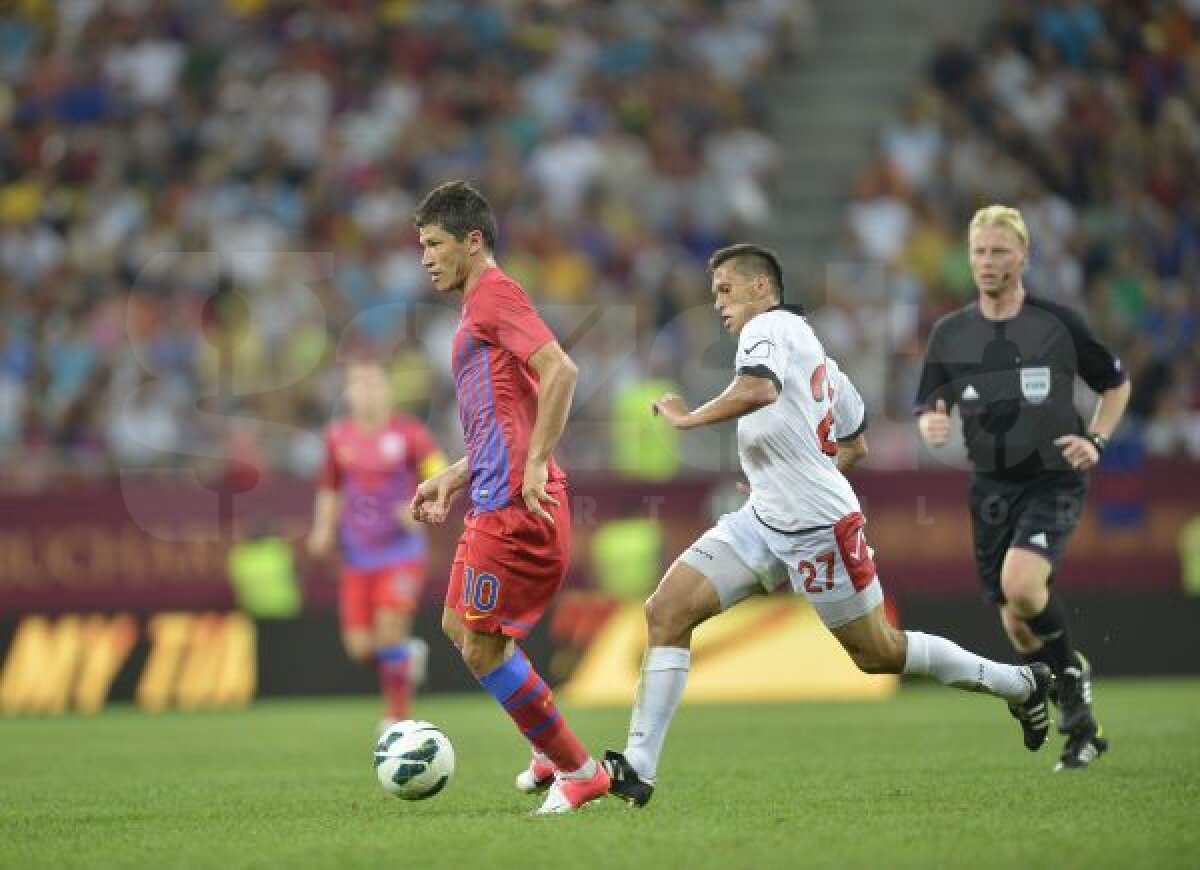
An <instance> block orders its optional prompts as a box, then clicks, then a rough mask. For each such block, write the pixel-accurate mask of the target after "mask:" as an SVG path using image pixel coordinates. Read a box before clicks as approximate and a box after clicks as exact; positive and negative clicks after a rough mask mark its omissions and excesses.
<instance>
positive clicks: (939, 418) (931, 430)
mask: <svg viewBox="0 0 1200 870" xmlns="http://www.w3.org/2000/svg"><path fill="white" fill-rule="evenodd" d="M917 428H918V429H919V430H920V431H921V437H922V438H924V439H925V443H926V444H928V445H929V446H930V447H941V446H942V445H944V444H945V443H946V442H947V441H948V440H950V413H949V412H948V411H947V410H946V400H945V399H938V400H937V402H936V403H935V404H934V406H933V410H932V411H926V412H925V413H924V414H922V415H921V416H920V417H918V418H917Z"/></svg>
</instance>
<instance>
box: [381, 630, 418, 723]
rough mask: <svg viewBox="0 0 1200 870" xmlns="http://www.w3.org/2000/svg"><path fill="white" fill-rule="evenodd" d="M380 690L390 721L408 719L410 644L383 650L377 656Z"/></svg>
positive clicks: (410, 689)
mask: <svg viewBox="0 0 1200 870" xmlns="http://www.w3.org/2000/svg"><path fill="white" fill-rule="evenodd" d="M377 661H378V665H379V689H380V691H381V692H382V694H383V701H384V703H385V704H386V705H387V714H388V718H389V719H407V718H408V699H409V698H410V697H411V696H412V683H411V682H410V681H409V679H408V644H407V643H398V644H396V645H394V646H389V647H386V648H384V649H381V650H380V651H379V653H378V655H377Z"/></svg>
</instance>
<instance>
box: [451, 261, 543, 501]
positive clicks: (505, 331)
mask: <svg viewBox="0 0 1200 870" xmlns="http://www.w3.org/2000/svg"><path fill="white" fill-rule="evenodd" d="M554 340H555V339H554V333H552V332H551V331H550V330H549V328H547V326H546V324H545V323H543V322H542V319H541V317H539V316H538V313H537V311H535V310H534V307H533V304H532V303H531V302H530V301H529V297H528V296H526V295H525V291H523V290H522V289H521V286H520V285H519V284H517V282H516V281H514V280H513V279H512V278H510V277H508V276H507V275H505V274H504V272H502V271H501V270H500V269H499V268H496V267H493V268H491V269H488V270H487V271H486V272H484V273H483V275H482V276H480V278H479V280H478V281H477V282H476V283H475V285H474V286H473V287H471V288H470V289H469V290H468V291H467V294H466V297H465V298H464V299H463V312H462V320H461V321H460V322H459V325H458V331H457V332H456V333H455V334H454V359H453V364H454V382H455V387H456V392H457V394H458V416H459V420H460V421H461V422H462V430H463V439H464V440H465V441H466V445H467V464H468V467H469V468H470V473H471V477H470V484H469V491H470V494H471V504H472V506H473V507H474V509H475V511H476V512H477V513H482V512H484V511H491V510H496V509H497V508H502V507H504V506H505V505H507V504H510V503H511V502H513V501H514V500H517V499H519V498H520V495H521V485H522V482H523V478H524V473H525V460H526V459H527V458H528V456H529V442H530V439H531V438H532V436H533V425H534V423H535V422H536V420H537V402H538V397H537V393H538V387H537V375H536V373H535V372H534V371H533V369H532V368H530V366H529V357H530V356H531V355H533V353H534V352H535V351H537V350H538V349H539V348H541V347H544V346H545V345H547V344H549V343H550V342H552V341H554ZM565 480H566V475H565V474H563V471H562V469H561V468H559V467H558V464H557V463H556V462H555V461H554V459H553V457H552V458H551V459H550V462H549V477H548V480H547V482H548V483H551V482H561V481H565Z"/></svg>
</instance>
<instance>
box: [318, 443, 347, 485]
mask: <svg viewBox="0 0 1200 870" xmlns="http://www.w3.org/2000/svg"><path fill="white" fill-rule="evenodd" d="M321 442H322V444H323V445H324V448H325V459H324V460H323V461H322V462H321V470H320V471H319V472H318V473H317V488H318V489H338V488H339V487H340V486H341V485H342V470H341V468H339V467H338V462H337V451H336V450H335V449H334V446H333V433H332V431H331V430H329V429H326V430H325V435H324V436H323V437H322V438H321Z"/></svg>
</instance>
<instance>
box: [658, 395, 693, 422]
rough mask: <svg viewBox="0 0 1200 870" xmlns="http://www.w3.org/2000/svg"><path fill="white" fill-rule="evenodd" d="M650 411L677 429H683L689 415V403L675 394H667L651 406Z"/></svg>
mask: <svg viewBox="0 0 1200 870" xmlns="http://www.w3.org/2000/svg"><path fill="white" fill-rule="evenodd" d="M650 410H651V411H653V412H654V413H655V414H656V415H658V416H659V417H662V418H663V419H664V420H666V421H667V422H668V423H670V424H671V425H672V426H674V427H675V428H676V429H680V428H683V425H684V422H685V421H686V420H687V417H688V413H689V412H688V406H687V402H685V401H684V400H683V399H682V398H681V397H680V396H677V395H676V394H675V393H667V394H665V395H664V396H663V397H662V398H660V399H658V400H657V401H655V402H654V403H653V404H652V405H651V406H650Z"/></svg>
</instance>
